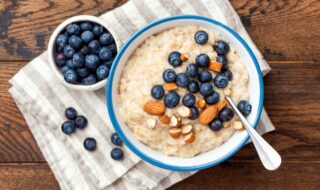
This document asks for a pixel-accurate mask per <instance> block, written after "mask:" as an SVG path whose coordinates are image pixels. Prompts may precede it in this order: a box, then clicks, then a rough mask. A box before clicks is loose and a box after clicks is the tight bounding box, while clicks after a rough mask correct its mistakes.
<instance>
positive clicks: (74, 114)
mask: <svg viewBox="0 0 320 190" xmlns="http://www.w3.org/2000/svg"><path fill="white" fill-rule="evenodd" d="M64 115H65V116H66V118H67V119H69V120H74V119H75V118H76V117H77V111H76V109H74V108H73V107H68V108H67V109H66V110H65V111H64Z"/></svg>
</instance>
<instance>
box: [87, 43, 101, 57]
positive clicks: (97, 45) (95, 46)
mask: <svg viewBox="0 0 320 190" xmlns="http://www.w3.org/2000/svg"><path fill="white" fill-rule="evenodd" d="M88 48H89V50H90V51H91V52H92V53H96V54H98V53H99V52H100V49H101V46H100V43H99V41H98V40H92V41H91V42H90V43H89V44H88Z"/></svg>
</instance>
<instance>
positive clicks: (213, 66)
mask: <svg viewBox="0 0 320 190" xmlns="http://www.w3.org/2000/svg"><path fill="white" fill-rule="evenodd" d="M208 68H209V70H211V71H216V72H220V71H221V68H222V64H221V63H219V62H217V61H211V62H210V64H209V67H208Z"/></svg>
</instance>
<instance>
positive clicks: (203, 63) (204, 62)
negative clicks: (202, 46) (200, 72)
mask: <svg viewBox="0 0 320 190" xmlns="http://www.w3.org/2000/svg"><path fill="white" fill-rule="evenodd" d="M209 63H210V58H209V56H208V55H207V54H204V53H202V54H200V55H198V56H197V57H196V64H197V65H198V66H199V67H208V66H209Z"/></svg>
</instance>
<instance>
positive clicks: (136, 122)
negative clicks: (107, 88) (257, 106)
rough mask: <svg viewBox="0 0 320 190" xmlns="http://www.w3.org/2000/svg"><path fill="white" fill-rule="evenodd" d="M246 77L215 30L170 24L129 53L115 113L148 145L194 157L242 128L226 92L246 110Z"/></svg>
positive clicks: (173, 154)
mask: <svg viewBox="0 0 320 190" xmlns="http://www.w3.org/2000/svg"><path fill="white" fill-rule="evenodd" d="M248 81H249V75H248V73H247V70H246V67H245V65H244V63H243V61H242V60H241V58H240V57H239V55H238V54H237V52H236V51H235V50H234V49H233V48H232V47H229V45H228V43H227V42H225V41H223V38H222V37H221V36H220V35H219V34H217V33H215V32H214V31H212V30H209V29H207V28H203V27H199V26H184V27H175V28H172V29H168V30H166V31H163V32H160V33H158V34H156V35H153V36H150V37H148V38H147V39H146V40H145V41H144V42H143V43H142V44H141V45H140V46H139V47H138V48H137V49H136V50H135V52H134V53H133V54H132V55H131V57H130V58H129V60H128V62H127V63H126V66H125V68H124V70H123V73H122V76H121V79H120V85H119V105H120V114H121V115H122V116H123V118H124V121H125V122H126V124H127V126H128V127H129V128H130V129H131V130H132V131H133V132H134V134H135V136H136V138H137V139H138V140H140V141H141V142H142V143H144V144H146V145H147V146H149V147H151V148H153V149H155V150H158V151H161V152H162V153H164V154H166V155H169V156H177V157H193V156H195V155H197V154H200V153H202V152H206V151H209V150H211V149H214V148H216V147H218V146H220V145H221V144H222V143H223V142H225V141H226V140H228V139H229V138H230V137H231V136H232V134H233V133H234V132H235V130H241V129H242V128H243V126H242V123H241V122H240V121H239V119H238V118H237V117H236V116H235V115H234V113H233V111H232V110H231V108H229V106H228V105H227V103H226V100H225V95H229V96H231V98H232V99H233V100H234V101H235V102H236V103H238V108H239V109H240V111H241V112H242V113H243V114H244V115H248V114H249V113H250V111H251V105H250V104H249V103H248V101H247V100H248V99H249V94H248Z"/></svg>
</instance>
